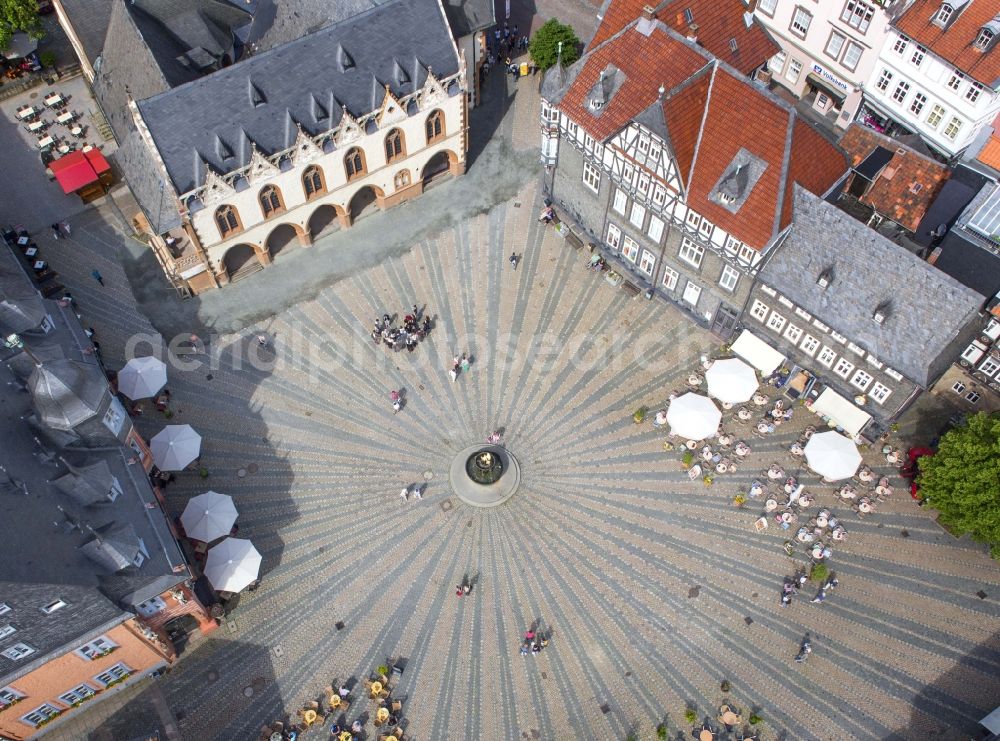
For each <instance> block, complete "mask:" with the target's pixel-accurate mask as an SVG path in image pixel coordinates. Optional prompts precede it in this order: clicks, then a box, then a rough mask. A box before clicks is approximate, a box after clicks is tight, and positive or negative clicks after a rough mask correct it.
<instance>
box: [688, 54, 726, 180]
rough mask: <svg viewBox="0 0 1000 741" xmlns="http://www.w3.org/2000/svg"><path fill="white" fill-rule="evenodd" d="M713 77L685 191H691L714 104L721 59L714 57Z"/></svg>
mask: <svg viewBox="0 0 1000 741" xmlns="http://www.w3.org/2000/svg"><path fill="white" fill-rule="evenodd" d="M711 67H712V79H711V80H710V81H709V83H708V92H707V93H706V95H705V109H704V110H703V111H702V113H701V123H700V124H699V125H698V139H697V140H696V141H695V143H694V156H693V157H692V158H691V171H690V172H689V173H688V177H687V182H686V183H685V184H684V192H685V193H687V192H690V190H691V181H692V180H693V179H694V170H695V167H697V165H698V152H699V151H700V150H701V137H702V135H703V134H704V133H705V121H707V120H708V109H709V106H711V105H712V88H713V87H715V73H716V71H717V70H718V67H719V60H718V59H713V60H712V62H711Z"/></svg>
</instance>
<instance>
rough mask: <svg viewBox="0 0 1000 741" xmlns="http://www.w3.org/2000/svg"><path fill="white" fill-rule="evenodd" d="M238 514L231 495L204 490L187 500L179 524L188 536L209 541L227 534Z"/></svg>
mask: <svg viewBox="0 0 1000 741" xmlns="http://www.w3.org/2000/svg"><path fill="white" fill-rule="evenodd" d="M238 514H239V513H238V512H237V511H236V505H234V504H233V498H232V497H231V496H229V495H228V494H219V493H218V492H217V491H206V492H205V493H204V494H199V495H198V496H196V497H192V498H191V499H190V500H189V501H188V503H187V506H186V507H185V508H184V513H183V514H182V515H181V525H183V526H184V533H185V534H186V535H187V536H188V537H189V538H194V539H195V540H201V541H203V542H205V543H210V542H211V541H213V540H215V539H216V538H221V537H222V536H223V535H229V531H230V530H232V528H233V523H234V522H236V517H237V516H238Z"/></svg>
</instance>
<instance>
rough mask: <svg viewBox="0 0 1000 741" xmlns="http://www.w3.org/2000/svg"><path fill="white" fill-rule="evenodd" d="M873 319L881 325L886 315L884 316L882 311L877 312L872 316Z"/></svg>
mask: <svg viewBox="0 0 1000 741" xmlns="http://www.w3.org/2000/svg"><path fill="white" fill-rule="evenodd" d="M872 319H874V320H875V323H876V324H881V323H882V322H884V321H885V314H883V313H882V312H881V311H876V312H875V313H874V314H872Z"/></svg>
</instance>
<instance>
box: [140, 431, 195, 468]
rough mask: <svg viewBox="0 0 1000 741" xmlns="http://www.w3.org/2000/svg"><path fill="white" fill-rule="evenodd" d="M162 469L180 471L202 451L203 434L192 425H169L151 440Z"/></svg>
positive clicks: (152, 449) (157, 462)
mask: <svg viewBox="0 0 1000 741" xmlns="http://www.w3.org/2000/svg"><path fill="white" fill-rule="evenodd" d="M149 449H150V450H151V451H152V452H153V463H155V464H156V467H157V468H159V469H160V470H161V471H180V470H181V469H182V468H184V467H185V466H186V465H188V464H189V463H190V462H191V461H193V460H194V459H195V458H197V457H198V455H199V454H200V453H201V435H199V434H198V433H197V432H195V431H194V430H193V429H192V428H191V425H167V426H166V427H164V428H163V429H162V430H160V431H159V432H157V433H156V435H154V436H153V439H152V440H150V441H149Z"/></svg>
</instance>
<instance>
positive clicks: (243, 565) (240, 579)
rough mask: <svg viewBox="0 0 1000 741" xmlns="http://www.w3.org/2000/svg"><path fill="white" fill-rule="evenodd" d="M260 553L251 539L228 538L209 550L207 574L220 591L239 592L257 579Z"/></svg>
mask: <svg viewBox="0 0 1000 741" xmlns="http://www.w3.org/2000/svg"><path fill="white" fill-rule="evenodd" d="M259 572H260V553H258V552H257V549H256V548H254V547H253V543H251V542H250V541H249V540H242V539H240V538H226V539H225V540H224V541H222V542H221V543H219V544H218V545H217V546H215V547H213V548H211V549H210V550H209V551H208V558H206V559H205V576H207V577H208V580H209V581H210V582H212V586H213V587H215V589H216V590H217V591H219V592H239V591H240V590H242V589H244V588H245V587H247V586H249V585H250V584H252V583H253V582H254V580H256V578H257V574H258V573H259Z"/></svg>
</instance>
